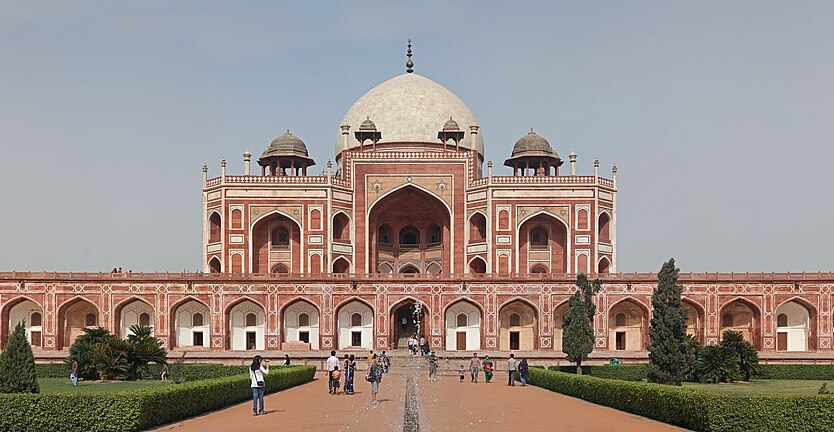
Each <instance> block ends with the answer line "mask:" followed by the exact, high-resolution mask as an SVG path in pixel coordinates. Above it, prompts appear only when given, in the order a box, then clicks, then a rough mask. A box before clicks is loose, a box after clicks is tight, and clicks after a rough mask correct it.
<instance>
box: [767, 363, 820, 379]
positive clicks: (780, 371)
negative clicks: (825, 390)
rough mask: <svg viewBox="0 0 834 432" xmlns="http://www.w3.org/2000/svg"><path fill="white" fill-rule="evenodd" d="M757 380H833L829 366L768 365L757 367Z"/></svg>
mask: <svg viewBox="0 0 834 432" xmlns="http://www.w3.org/2000/svg"><path fill="white" fill-rule="evenodd" d="M758 371H759V378H764V379H794V380H834V365H831V364H769V365H759V367H758Z"/></svg>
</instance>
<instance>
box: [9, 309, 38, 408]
mask: <svg viewBox="0 0 834 432" xmlns="http://www.w3.org/2000/svg"><path fill="white" fill-rule="evenodd" d="M40 391H41V389H40V386H39V385H38V377H37V374H36V372H35V355H34V354H33V353H32V346H31V345H29V341H28V340H27V339H26V327H25V324H24V322H23V321H21V322H19V323H17V325H16V326H15V328H14V332H12V335H11V336H10V337H9V341H8V343H7V344H6V348H5V349H4V350H3V353H2V354H0V393H40Z"/></svg>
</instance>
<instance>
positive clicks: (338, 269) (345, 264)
mask: <svg viewBox="0 0 834 432" xmlns="http://www.w3.org/2000/svg"><path fill="white" fill-rule="evenodd" d="M331 269H332V271H333V273H350V261H348V260H347V258H345V257H338V258H336V259H335V260H333V265H332V266H331Z"/></svg>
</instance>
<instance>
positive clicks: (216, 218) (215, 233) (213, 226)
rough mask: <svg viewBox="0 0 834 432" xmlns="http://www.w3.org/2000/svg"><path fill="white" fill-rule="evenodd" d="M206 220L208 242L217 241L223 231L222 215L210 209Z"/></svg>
mask: <svg viewBox="0 0 834 432" xmlns="http://www.w3.org/2000/svg"><path fill="white" fill-rule="evenodd" d="M208 222H209V232H208V242H209V243H219V242H220V240H221V233H222V231H223V217H222V216H220V212H218V211H217V210H212V211H211V212H210V213H209V217H208Z"/></svg>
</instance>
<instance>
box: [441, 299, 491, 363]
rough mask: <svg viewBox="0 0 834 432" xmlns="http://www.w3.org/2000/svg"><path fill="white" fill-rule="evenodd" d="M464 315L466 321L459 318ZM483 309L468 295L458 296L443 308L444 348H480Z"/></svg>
mask: <svg viewBox="0 0 834 432" xmlns="http://www.w3.org/2000/svg"><path fill="white" fill-rule="evenodd" d="M461 316H465V317H466V322H462V321H461V320H460V317H461ZM483 316H484V314H483V309H482V308H481V307H480V305H478V304H477V303H476V302H474V301H473V300H472V299H470V298H468V297H459V298H457V299H455V300H453V301H452V302H451V303H449V305H448V306H446V308H445V309H444V310H443V319H444V327H445V334H446V346H445V348H446V350H448V351H474V350H480V349H481V323H482V322H483Z"/></svg>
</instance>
